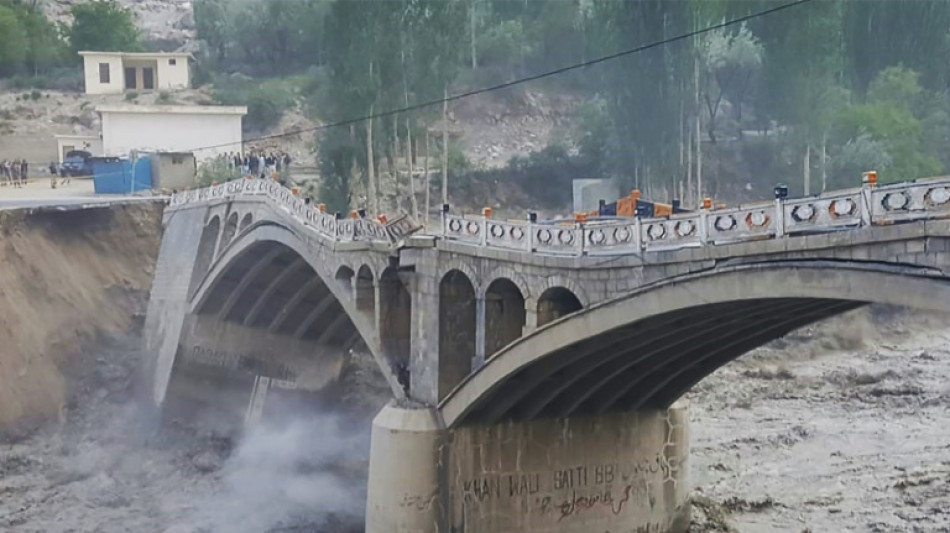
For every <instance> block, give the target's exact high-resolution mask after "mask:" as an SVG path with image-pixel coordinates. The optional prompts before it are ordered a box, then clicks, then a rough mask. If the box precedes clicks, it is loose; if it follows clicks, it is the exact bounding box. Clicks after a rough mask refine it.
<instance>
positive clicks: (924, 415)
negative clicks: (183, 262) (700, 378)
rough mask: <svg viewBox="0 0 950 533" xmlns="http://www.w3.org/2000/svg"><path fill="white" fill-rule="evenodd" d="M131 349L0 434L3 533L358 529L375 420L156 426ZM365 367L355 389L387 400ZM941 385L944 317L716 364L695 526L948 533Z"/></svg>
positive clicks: (837, 330)
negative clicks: (225, 431)
mask: <svg viewBox="0 0 950 533" xmlns="http://www.w3.org/2000/svg"><path fill="white" fill-rule="evenodd" d="M139 345H140V343H139V340H138V339H137V338H134V337H133V338H128V339H122V340H118V341H113V342H110V343H108V344H107V345H105V346H103V347H101V348H100V349H97V350H96V351H95V352H94V353H88V354H84V355H82V356H81V357H80V359H79V360H78V363H79V364H77V365H76V368H75V370H74V372H73V375H72V376H71V382H72V383H73V387H72V391H71V394H70V403H69V404H68V405H67V406H65V409H64V414H63V420H64V421H63V423H62V424H52V425H49V426H46V427H43V428H40V429H38V430H35V428H32V429H33V430H32V431H31V430H30V428H27V429H24V430H22V431H20V432H13V433H8V434H7V435H5V437H4V440H3V442H2V443H0V531H4V532H11V533H40V532H42V533H67V532H103V533H114V532H115V533H118V532H136V533H152V532H154V533H198V532H201V533H205V532H209V533H210V532H221V533H261V532H265V531H273V532H280V531H294V532H356V531H362V525H361V524H362V513H363V502H364V501H365V487H364V486H362V484H363V482H364V481H363V480H364V479H365V468H366V455H367V451H368V430H369V422H370V416H369V415H367V416H366V417H365V418H359V417H357V416H356V415H354V414H353V413H354V412H356V411H352V412H351V413H350V414H348V415H347V416H346V417H344V419H341V417H339V416H334V415H331V414H328V413H312V414H311V415H310V416H306V415H304V414H302V415H301V416H300V417H299V418H298V419H297V420H292V421H290V422H288V423H284V424H282V425H278V426H273V427H271V426H268V427H265V428H260V429H258V430H255V431H254V432H252V433H251V434H250V435H248V436H246V437H245V438H244V439H243V440H242V441H241V442H235V441H233V440H231V439H229V438H227V437H226V436H222V435H216V434H214V433H210V432H207V431H202V430H200V429H194V428H186V427H179V426H176V425H175V424H171V425H170V426H167V427H166V428H165V429H164V430H162V431H156V430H155V426H154V424H153V423H152V421H150V420H149V419H148V417H147V416H145V415H144V414H143V413H142V412H141V411H140V410H138V409H137V408H136V407H135V402H134V391H133V383H134V381H135V380H134V379H133V377H134V375H135V368H136V366H137V365H138V362H139V359H140V357H141V354H140V351H139ZM368 361H370V363H369V364H371V358H370V359H368ZM369 371H370V370H368V367H367V366H366V365H363V366H362V367H361V368H359V369H358V371H357V372H355V375H357V377H358V378H359V381H360V382H361V383H363V384H368V385H366V390H364V391H363V392H359V393H354V392H353V388H350V389H348V390H349V391H350V392H349V393H348V394H350V395H351V396H353V395H354V394H356V395H357V396H360V398H366V397H368V396H374V395H378V394H385V393H386V391H385V385H384V384H382V383H381V382H377V383H376V385H373V384H372V383H373V382H372V379H370V378H367V377H366V376H365V374H367V373H368V372H369ZM948 378H950V321H948V320H944V319H942V318H939V319H938V318H935V317H921V316H919V315H909V314H903V313H894V312H890V311H888V312H878V313H871V312H868V311H866V310H862V311H858V312H856V313H854V314H852V315H850V316H848V317H846V318H843V319H839V320H836V321H833V322H829V323H826V324H824V325H822V326H819V327H815V328H810V329H806V330H804V331H801V332H798V333H796V334H794V335H793V336H791V337H790V338H787V339H785V340H784V341H782V342H779V343H777V344H775V345H772V346H770V347H768V348H764V349H760V350H757V351H756V352H753V353H751V354H749V355H747V356H746V357H744V358H742V359H741V360H740V361H737V362H735V363H732V364H730V365H728V366H726V367H725V368H723V369H721V370H720V371H718V372H717V373H716V374H714V375H713V376H711V377H710V378H709V379H707V380H705V381H704V382H702V383H701V384H700V385H699V386H698V387H697V388H696V389H695V390H694V391H692V392H691V393H690V394H689V400H690V402H691V409H692V419H693V424H692V428H691V432H692V449H693V452H692V457H691V461H692V462H691V476H692V480H691V482H692V484H693V486H694V489H695V490H694V496H695V500H696V502H697V505H696V512H695V522H696V523H695V524H694V526H693V530H694V531H697V532H704V531H729V530H732V531H742V532H763V533H764V532H773V531H774V532H779V531H781V532H789V531H791V532H796V533H799V532H805V531H811V532H838V531H872V532H874V531H879V532H901V531H907V532H924V531H950V379H948ZM374 387H375V388H378V389H379V390H374ZM360 398H355V399H353V398H351V399H353V401H354V403H360ZM378 401H380V399H379V397H374V398H372V399H370V400H369V401H366V402H365V403H364V405H362V406H361V409H362V411H363V412H367V413H370V414H371V412H372V411H373V410H374V409H375V407H374V404H375V403H376V402H378Z"/></svg>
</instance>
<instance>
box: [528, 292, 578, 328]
mask: <svg viewBox="0 0 950 533" xmlns="http://www.w3.org/2000/svg"><path fill="white" fill-rule="evenodd" d="M583 308H584V304H582V303H581V300H580V298H578V297H577V295H576V294H574V293H573V292H572V291H571V290H570V289H568V288H565V287H550V288H548V289H547V290H545V291H544V292H542V293H541V295H540V296H539V297H538V307H537V314H538V327H541V326H544V325H545V324H550V323H551V322H554V321H556V320H558V319H559V318H561V317H564V316H567V315H570V314H572V313H576V312H578V311H580V310H581V309H583Z"/></svg>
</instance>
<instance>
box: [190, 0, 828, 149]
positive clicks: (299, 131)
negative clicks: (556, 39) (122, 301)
mask: <svg viewBox="0 0 950 533" xmlns="http://www.w3.org/2000/svg"><path fill="white" fill-rule="evenodd" d="M812 1H814V0H795V1H794V2H789V3H787V4H782V5H779V6H775V7H773V8H769V9H766V10H763V11H758V12H756V13H751V14H749V15H744V16H741V17H738V18H735V19H731V20H727V21H724V22H721V23H719V24H715V25H713V26H707V27H705V28H701V29H698V30H694V31H691V32H688V33H684V34H681V35H677V36H675V37H670V38H667V39H663V40H660V41H655V42H652V43H649V44H645V45H641V46H638V47H636V48H631V49H628V50H623V51H621V52H615V53H613V54H610V55H606V56H602V57H598V58H596V59H591V60H588V61H584V62H581V63H575V64H573V65H568V66H565V67H560V68H557V69H554V70H549V71H547V72H542V73H540V74H534V75H531V76H526V77H523V78H517V79H515V80H512V81H507V82H504V83H499V84H497V85H491V86H489V87H482V88H480V89H474V90H471V91H466V92H462V93H458V94H454V95H451V96H448V97H443V98H438V99H435V100H429V101H426V102H422V103H418V104H413V105H410V106H406V107H401V108H398V109H392V110H389V111H381V112H379V113H371V114H369V115H363V116H360V117H355V118H350V119H346V120H341V121H338V122H331V123H329V124H323V125H320V126H314V127H311V128H301V129H296V130H288V131H284V132H281V133H274V134H271V135H262V136H260V137H254V138H252V139H247V140H244V141H242V143H243V144H247V143H253V142H258V141H267V140H271V139H280V138H284V137H293V136H295V135H301V134H304V133H315V132H318V131H324V130H328V129H331V128H338V127H341V126H349V125H351V124H358V123H360V122H365V121H367V120H375V119H378V118H385V117H390V116H393V115H399V114H402V113H408V112H410V111H417V110H420V109H425V108H428V107H434V106H437V105H442V104H444V103H446V102H454V101H456V100H462V99H464V98H470V97H472V96H477V95H480V94H485V93H489V92H494V91H500V90H503V89H508V88H510V87H514V86H517V85H522V84H525V83H529V82H532V81H537V80H541V79H544V78H550V77H552V76H557V75H559V74H564V73H566V72H571V71H574V70H579V69H582V68H587V67H590V66H594V65H598V64H600V63H605V62H607V61H612V60H614V59H619V58H622V57H626V56H629V55H633V54H637V53H640V52H644V51H647V50H650V49H652V48H658V47H660V46H665V45H667V44H672V43H675V42H679V41H684V40H687V39H690V38H692V37H696V36H698V35H703V34H706V33H710V32H713V31H716V30H721V29H723V28H728V27H730V26H735V25H736V24H742V23H743V22H748V21H750V20H753V19H757V18H760V17H764V16H767V15H771V14H773V13H778V12H779V11H784V10H786V9H790V8H793V7H797V6H800V5H802V4H807V3H809V2H812ZM236 144H238V143H234V142H230V143H220V144H213V145H208V146H200V147H197V148H192V149H191V150H184V151H193V152H196V151H200V150H213V149H215V148H226V147H233V146H235V145H236Z"/></svg>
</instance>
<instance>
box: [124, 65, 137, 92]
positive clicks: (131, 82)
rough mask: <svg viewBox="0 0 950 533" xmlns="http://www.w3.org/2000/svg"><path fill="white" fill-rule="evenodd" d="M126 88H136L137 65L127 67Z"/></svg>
mask: <svg viewBox="0 0 950 533" xmlns="http://www.w3.org/2000/svg"><path fill="white" fill-rule="evenodd" d="M125 88H126V89H132V90H135V89H136V88H137V87H136V84H135V67H126V69H125Z"/></svg>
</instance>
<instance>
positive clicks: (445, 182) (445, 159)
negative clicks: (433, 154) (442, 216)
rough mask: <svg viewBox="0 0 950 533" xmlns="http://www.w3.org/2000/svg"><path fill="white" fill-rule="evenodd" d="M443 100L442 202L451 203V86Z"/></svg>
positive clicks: (446, 89) (447, 88) (446, 87)
mask: <svg viewBox="0 0 950 533" xmlns="http://www.w3.org/2000/svg"><path fill="white" fill-rule="evenodd" d="M444 95H445V96H444V98H443V100H442V204H443V205H444V204H447V203H449V86H448V84H446V86H445V92H444Z"/></svg>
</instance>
